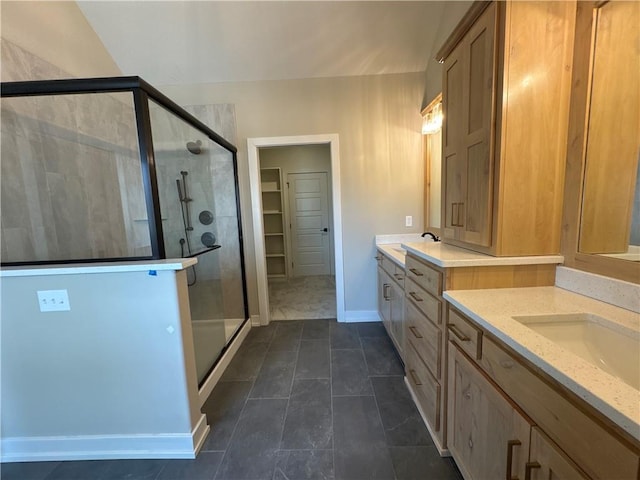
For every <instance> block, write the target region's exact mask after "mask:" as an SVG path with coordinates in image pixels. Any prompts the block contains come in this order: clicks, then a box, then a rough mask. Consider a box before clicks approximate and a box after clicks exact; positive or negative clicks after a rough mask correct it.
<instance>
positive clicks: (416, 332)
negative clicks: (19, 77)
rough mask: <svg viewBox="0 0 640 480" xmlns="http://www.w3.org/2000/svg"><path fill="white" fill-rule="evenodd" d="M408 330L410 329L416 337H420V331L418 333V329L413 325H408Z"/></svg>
mask: <svg viewBox="0 0 640 480" xmlns="http://www.w3.org/2000/svg"><path fill="white" fill-rule="evenodd" d="M409 330H411V333H413V336H414V337H416V338H422V335H420V333H418V329H417V328H416V327H414V326H411V327H409Z"/></svg>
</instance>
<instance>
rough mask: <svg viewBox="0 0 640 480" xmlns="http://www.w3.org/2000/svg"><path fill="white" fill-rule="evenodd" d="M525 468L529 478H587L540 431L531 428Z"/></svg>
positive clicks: (568, 479) (557, 479) (570, 479)
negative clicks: (529, 446) (529, 450)
mask: <svg viewBox="0 0 640 480" xmlns="http://www.w3.org/2000/svg"><path fill="white" fill-rule="evenodd" d="M529 459H530V461H529V462H528V463H527V467H526V468H527V469H528V470H529V475H530V476H525V478H526V479H529V480H545V479H546V480H589V478H588V477H587V476H586V475H585V474H584V473H583V472H582V471H581V470H580V468H579V467H578V466H577V465H575V464H574V463H573V462H572V461H571V460H570V459H569V458H568V457H567V456H566V455H565V454H564V453H563V452H561V451H560V450H559V449H558V448H557V447H556V446H555V445H554V444H553V442H552V441H551V440H550V439H549V438H548V437H547V436H546V435H545V434H544V433H542V431H541V430H540V429H539V428H537V427H533V428H532V429H531V452H530V454H529Z"/></svg>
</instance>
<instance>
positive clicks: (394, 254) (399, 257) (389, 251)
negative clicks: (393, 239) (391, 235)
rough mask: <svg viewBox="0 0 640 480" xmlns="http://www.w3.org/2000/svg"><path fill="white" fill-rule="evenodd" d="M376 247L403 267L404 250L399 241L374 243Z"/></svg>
mask: <svg viewBox="0 0 640 480" xmlns="http://www.w3.org/2000/svg"><path fill="white" fill-rule="evenodd" d="M376 248H377V249H378V250H380V251H381V252H382V253H384V254H385V255H386V256H387V257H389V258H390V259H391V260H393V261H394V262H395V263H396V264H397V265H398V266H399V267H401V268H404V257H405V255H404V253H401V252H400V250H402V251H405V250H404V249H403V248H402V247H401V246H400V244H399V243H387V244H383V245H376Z"/></svg>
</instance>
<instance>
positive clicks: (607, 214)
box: [578, 1, 640, 262]
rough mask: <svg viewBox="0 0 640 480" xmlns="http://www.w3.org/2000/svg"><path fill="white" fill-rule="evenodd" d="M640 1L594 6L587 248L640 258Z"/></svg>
mask: <svg viewBox="0 0 640 480" xmlns="http://www.w3.org/2000/svg"><path fill="white" fill-rule="evenodd" d="M638 25H640V3H638V2H615V1H611V2H607V3H604V4H599V5H597V6H596V7H595V8H594V9H593V27H592V28H593V31H592V35H591V39H592V41H591V52H590V59H589V61H590V76H589V86H588V90H587V109H586V118H585V124H584V125H585V127H584V128H585V144H584V155H585V158H584V165H585V167H584V168H585V170H584V183H583V191H582V214H581V221H580V233H579V246H578V251H579V252H580V253H587V254H597V255H602V256H608V257H614V258H619V259H623V260H630V261H635V262H639V261H640V169H639V166H638V160H639V155H640V75H639V73H638V72H640V29H638Z"/></svg>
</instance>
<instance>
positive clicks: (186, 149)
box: [149, 101, 244, 383]
mask: <svg viewBox="0 0 640 480" xmlns="http://www.w3.org/2000/svg"><path fill="white" fill-rule="evenodd" d="M149 114H150V120H151V131H152V132H151V133H152V138H153V151H154V158H155V165H156V175H157V184H158V197H159V201H160V212H161V217H162V234H163V239H164V247H165V252H166V258H179V257H182V258H185V257H192V258H196V259H197V261H198V263H197V264H196V265H195V266H193V267H190V268H188V269H187V283H188V286H189V303H190V306H191V322H192V330H193V341H194V348H195V356H196V368H197V372H198V382H199V383H202V382H203V381H204V380H205V379H206V377H207V376H208V374H209V372H210V371H211V369H212V368H213V365H214V363H215V362H216V360H217V359H218V357H219V356H220V354H221V352H222V351H223V349H224V348H225V347H226V346H227V344H228V343H229V342H230V341H231V339H232V337H233V335H234V334H235V333H236V331H237V330H238V329H239V327H240V326H241V325H242V323H243V321H244V303H243V281H242V266H241V261H242V259H241V251H240V235H239V229H238V214H237V212H238V209H237V207H238V203H237V192H236V182H235V172H234V162H233V154H232V153H231V152H229V151H228V150H226V149H224V148H222V147H220V146H219V145H218V144H216V143H214V142H213V141H211V140H210V139H209V138H208V137H207V135H205V134H204V133H203V132H201V131H200V130H198V129H196V128H194V127H193V126H191V125H189V124H188V123H186V122H185V121H183V120H182V119H181V118H179V117H177V116H176V115H174V114H173V113H172V112H170V111H168V110H166V109H165V108H164V107H162V106H160V105H159V104H157V103H155V102H153V101H150V102H149Z"/></svg>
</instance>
